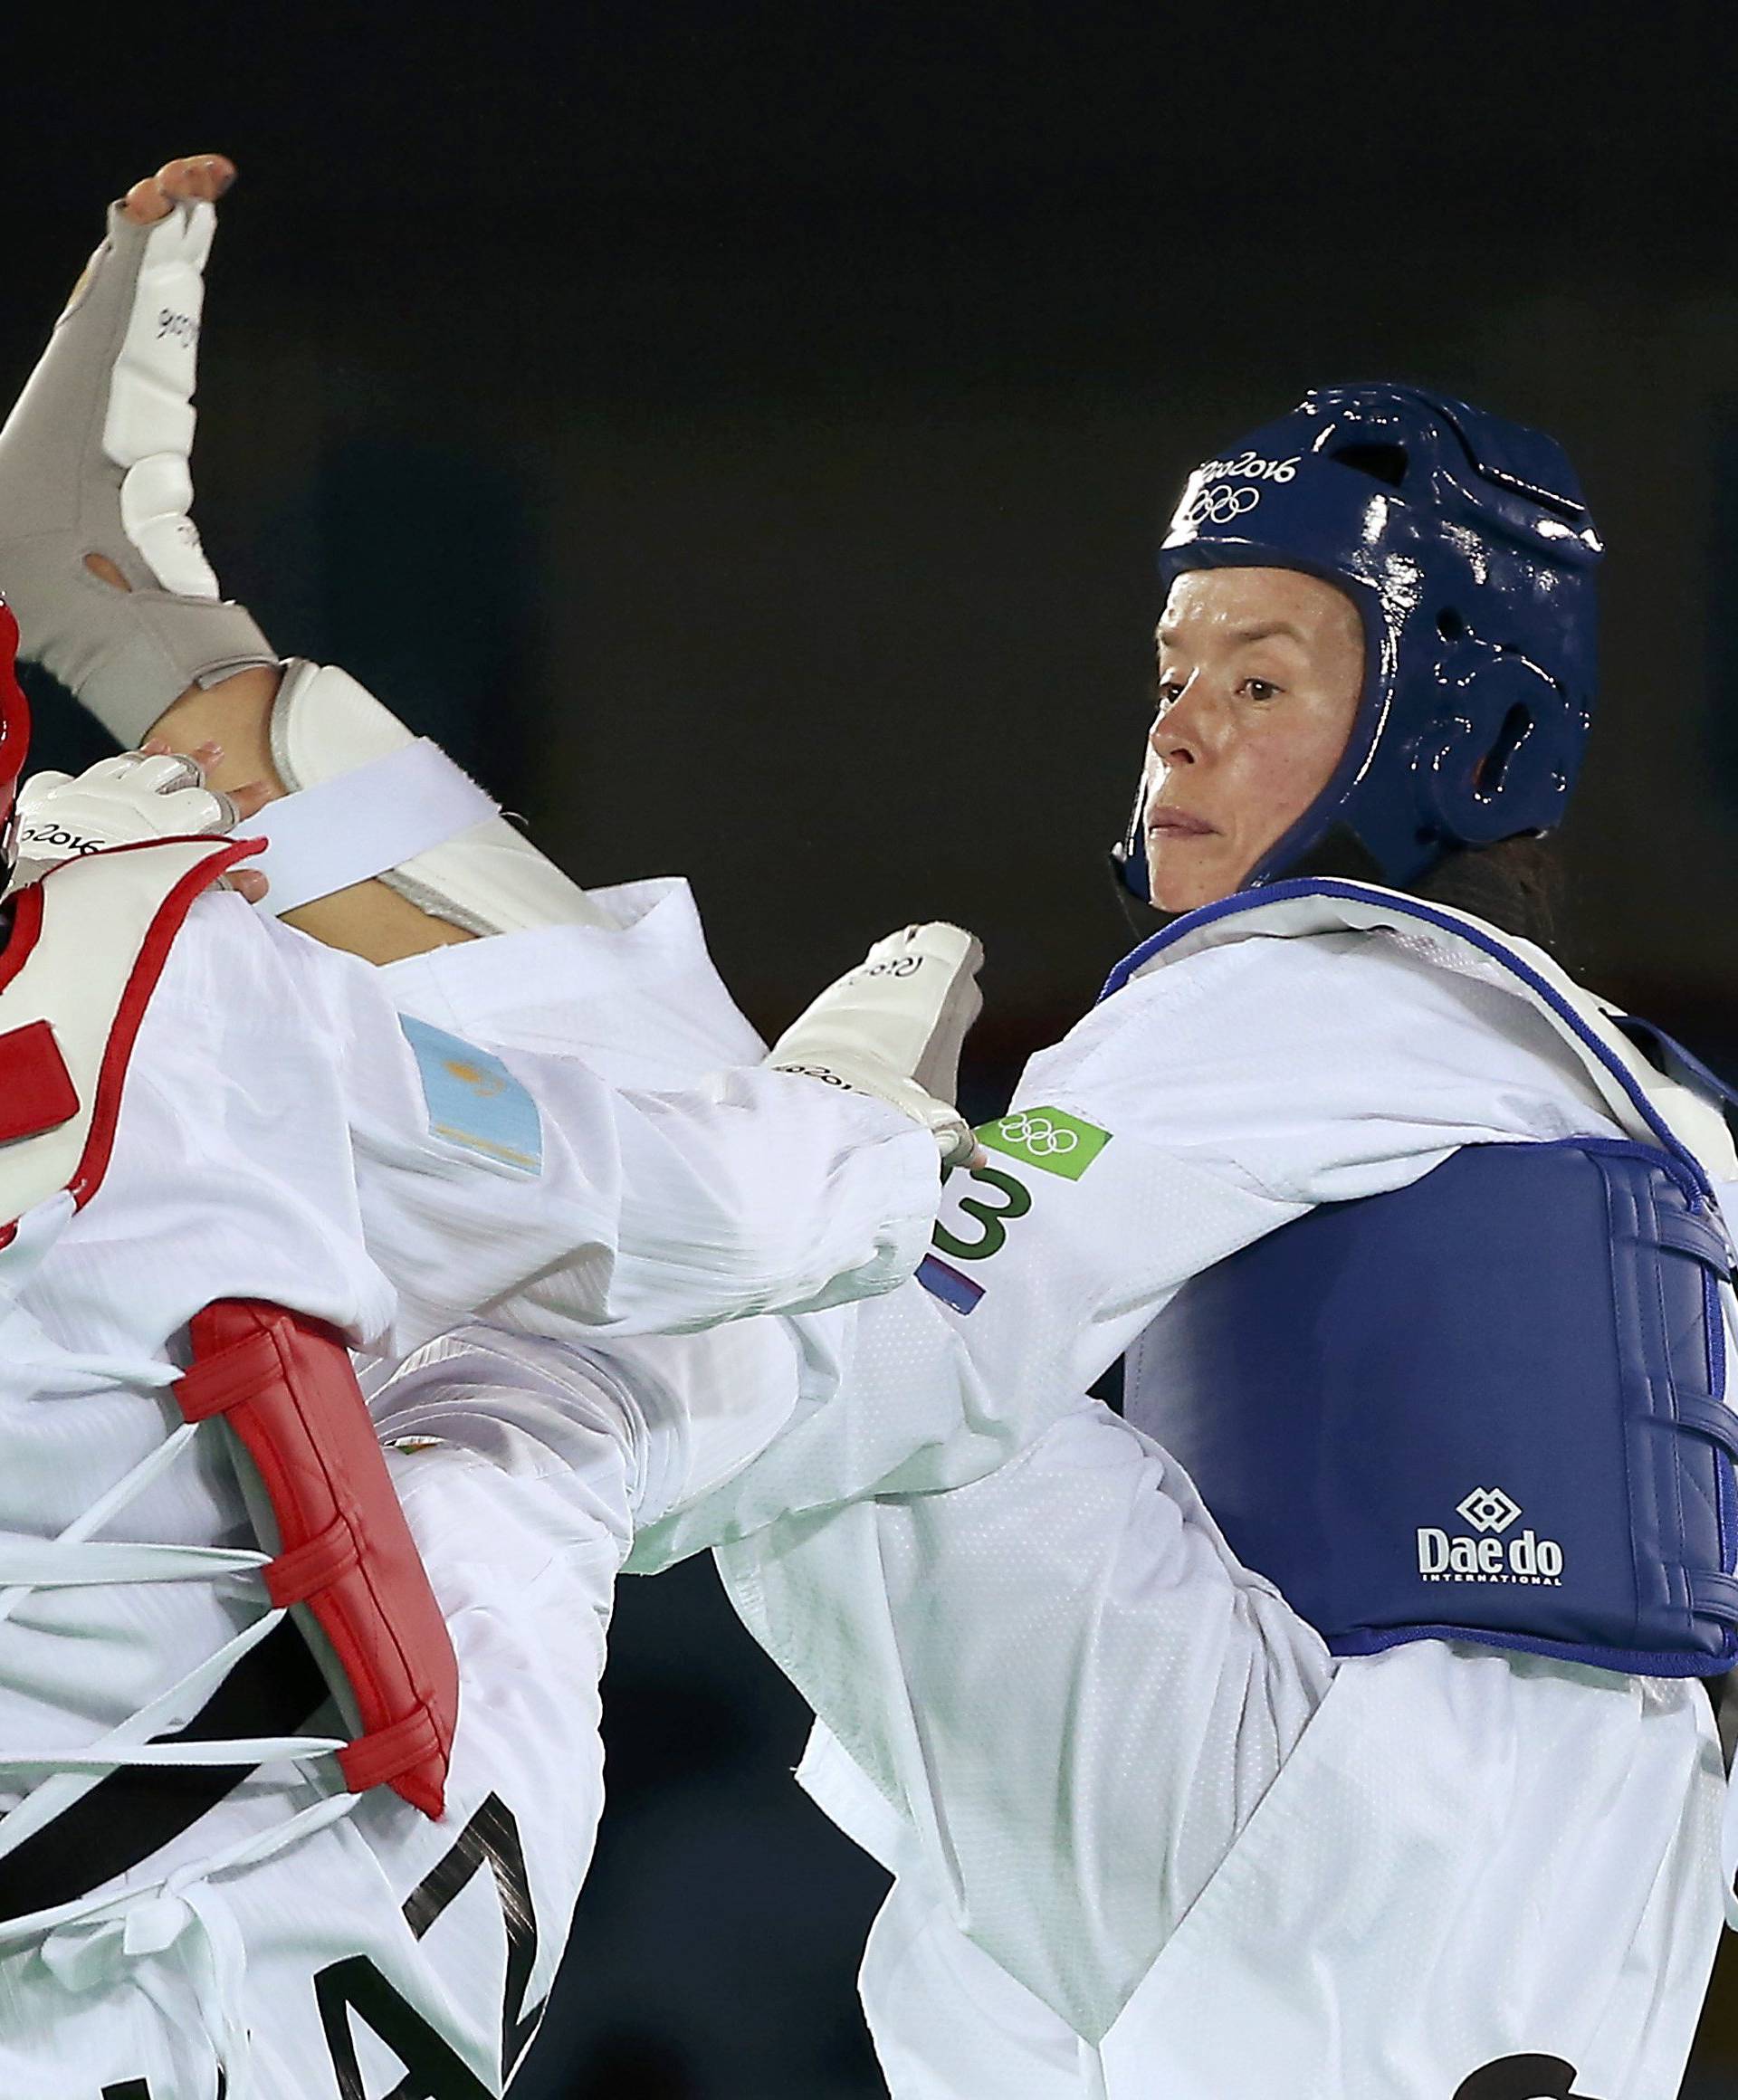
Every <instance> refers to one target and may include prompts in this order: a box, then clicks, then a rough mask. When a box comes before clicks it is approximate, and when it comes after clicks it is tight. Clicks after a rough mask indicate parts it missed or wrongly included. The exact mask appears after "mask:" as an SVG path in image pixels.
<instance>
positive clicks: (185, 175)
mask: <svg viewBox="0 0 1738 2100" xmlns="http://www.w3.org/2000/svg"><path fill="white" fill-rule="evenodd" d="M157 179H158V182H159V183H161V184H162V186H163V187H164V189H165V190H166V191H167V193H168V195H169V196H171V197H173V198H174V199H175V200H176V201H177V203H182V202H186V201H198V202H201V203H205V204H215V202H216V200H217V199H218V198H219V197H220V196H223V194H224V191H225V190H226V189H227V188H228V187H229V186H230V184H231V183H233V182H234V179H235V163H234V161H233V160H230V159H227V158H226V157H224V155H223V154H221V153H190V154H188V155H186V157H184V158H183V159H180V160H169V161H166V162H165V163H164V164H163V166H162V167H159V168H158V171H157Z"/></svg>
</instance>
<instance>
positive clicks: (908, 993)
mask: <svg viewBox="0 0 1738 2100" xmlns="http://www.w3.org/2000/svg"><path fill="white" fill-rule="evenodd" d="M983 959H984V951H983V949H982V948H981V946H980V945H979V942H978V941H977V940H975V939H974V938H973V937H972V935H970V934H969V933H967V932H965V931H963V930H962V929H961V928H960V927H958V926H949V925H946V924H945V923H943V922H942V921H931V922H930V923H928V924H927V925H922V926H907V927H905V928H903V929H902V931H900V932H898V933H890V934H889V935H888V936H887V938H886V939H885V940H878V941H876V943H875V945H874V947H873V948H872V949H871V950H869V952H868V954H867V955H866V956H865V957H864V959H863V961H862V962H860V963H859V964H858V965H857V967H856V969H854V970H849V971H847V972H846V973H845V976H844V977H842V978H839V980H838V981H837V983H836V984H833V985H829V986H828V987H827V988H826V991H824V992H823V993H822V994H821V996H820V998H817V999H816V1000H815V1002H814V1003H813V1005H811V1006H810V1007H807V1010H806V1011H805V1012H804V1013H802V1014H800V1015H799V1016H798V1017H797V1019H796V1020H795V1021H793V1022H792V1024H791V1025H790V1026H789V1027H788V1028H787V1029H786V1030H785V1032H784V1034H783V1035H782V1036H779V1038H778V1041H777V1042H776V1043H775V1044H774V1045H773V1046H772V1049H771V1050H770V1052H769V1054H768V1056H767V1063H768V1064H770V1065H771V1066H772V1067H773V1069H774V1070H775V1071H778V1072H797V1073H801V1074H803V1075H804V1076H805V1077H807V1078H809V1079H818V1080H821V1081H823V1082H824V1083H826V1084H827V1085H829V1086H838V1087H843V1088H844V1089H845V1091H846V1092H847V1093H868V1094H873V1095H874V1097H875V1099H876V1100H877V1101H884V1102H885V1103H887V1104H888V1105H889V1107H891V1108H896V1109H898V1110H900V1111H901V1112H902V1114H905V1115H908V1116H910V1117H912V1120H913V1121H914V1122H920V1123H922V1125H923V1126H924V1127H925V1129H927V1130H931V1131H934V1133H935V1139H936V1142H937V1144H938V1145H939V1146H940V1147H941V1157H942V1160H944V1162H945V1163H946V1164H947V1165H949V1166H950V1167H953V1166H962V1165H964V1164H965V1163H966V1162H967V1161H968V1160H970V1159H971V1158H972V1156H973V1154H974V1153H975V1151H976V1150H977V1140H976V1138H975V1137H974V1136H973V1135H972V1131H971V1126H970V1125H969V1123H968V1122H966V1120H965V1118H964V1117H963V1116H962V1115H961V1114H960V1112H959V1110H958V1109H957V1108H956V1107H955V1106H954V1105H953V1097H954V1095H955V1094H956V1093H958V1091H959V1078H960V1046H961V1045H962V1044H963V1043H964V1041H965V1038H966V1032H967V1030H968V1029H969V1027H970V1026H971V1024H972V1023H973V1022H974V1021H975V1020H976V1019H977V1018H978V1015H979V1011H980V1010H981V1008H982V1007H983V1003H984V1002H983V995H982V994H981V993H980V992H979V989H978V982H977V978H978V972H979V969H981V968H982V966H983Z"/></svg>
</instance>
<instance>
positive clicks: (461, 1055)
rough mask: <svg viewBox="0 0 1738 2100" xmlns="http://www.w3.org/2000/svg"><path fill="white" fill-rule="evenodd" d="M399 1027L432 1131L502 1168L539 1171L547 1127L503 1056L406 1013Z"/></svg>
mask: <svg viewBox="0 0 1738 2100" xmlns="http://www.w3.org/2000/svg"><path fill="white" fill-rule="evenodd" d="M398 1026H400V1027H401V1028H402V1029H403V1030H404V1031H405V1040H406V1042H407V1043H408V1044H409V1045H410V1047H411V1050H412V1052H413V1053H414V1054H415V1059H416V1070H417V1073H418V1075H419V1076H420V1077H421V1079H422V1083H423V1099H424V1101H425V1103H427V1104H428V1127H429V1129H430V1131H432V1132H433V1133H434V1135H435V1137H437V1138H444V1139H445V1141H447V1143H448V1144H449V1145H463V1147H464V1149H465V1150H466V1151H467V1152H477V1153H480V1154H481V1155H482V1158H483V1159H485V1160H493V1161H494V1163H495V1164H496V1165H497V1166H498V1167H513V1168H517V1169H518V1170H519V1171H520V1173H522V1174H540V1173H541V1172H542V1171H543V1126H542V1123H541V1122H540V1121H539V1118H538V1113H537V1103H535V1102H534V1101H533V1100H532V1099H531V1097H530V1094H529V1093H526V1091H525V1089H524V1088H523V1087H522V1086H521V1085H520V1083H519V1082H518V1080H516V1079H515V1078H514V1077H513V1075H512V1074H511V1072H509V1071H508V1069H507V1067H506V1066H505V1065H504V1064H502V1063H501V1059H500V1058H499V1057H492V1056H491V1055H490V1054H489V1053H488V1051H486V1050H479V1049H478V1048H477V1046H476V1045H475V1044H474V1043H467V1042H466V1041H465V1040H464V1038H463V1036H449V1035H448V1034H447V1033H446V1031H445V1030H444V1028H431V1027H430V1026H429V1025H428V1023H427V1022H426V1021H416V1020H413V1019H412V1018H411V1017H410V1016H409V1015H408V1014H400V1015H399V1017H398Z"/></svg>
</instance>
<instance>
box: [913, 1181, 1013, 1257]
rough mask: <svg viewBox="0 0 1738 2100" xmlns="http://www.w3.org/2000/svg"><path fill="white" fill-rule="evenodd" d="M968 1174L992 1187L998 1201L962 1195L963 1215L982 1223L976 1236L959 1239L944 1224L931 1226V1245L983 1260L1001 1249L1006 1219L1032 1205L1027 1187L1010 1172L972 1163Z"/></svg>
mask: <svg viewBox="0 0 1738 2100" xmlns="http://www.w3.org/2000/svg"><path fill="white" fill-rule="evenodd" d="M971 1178H972V1179H973V1180H974V1181H977V1182H979V1183H980V1184H981V1185H982V1186H983V1187H985V1188H993V1189H996V1190H997V1191H998V1193H999V1194H1000V1196H1001V1198H1002V1200H1001V1201H1000V1202H999V1203H991V1202H989V1201H988V1200H987V1199H986V1198H983V1197H981V1196H965V1197H962V1198H960V1209H961V1210H962V1211H964V1213H965V1214H966V1216H967V1217H969V1218H972V1219H974V1220H975V1221H976V1222H977V1223H978V1224H979V1226H981V1227H983V1233H982V1236H981V1237H980V1238H979V1239H960V1238H959V1237H958V1236H956V1235H955V1234H953V1233H951V1232H950V1231H949V1230H948V1228H947V1227H946V1226H945V1225H938V1226H937V1227H936V1228H935V1246H936V1247H937V1249H938V1250H939V1251H940V1252H941V1253H942V1254H944V1255H952V1256H953V1258H954V1260H955V1261H959V1262H987V1261H988V1259H989V1257H990V1255H993V1254H998V1253H1000V1251H1001V1248H1002V1246H1003V1243H1004V1242H1005V1241H1006V1240H1007V1220H1009V1219H1012V1218H1016V1217H1025V1216H1026V1214H1027V1211H1028V1210H1030V1209H1031V1207H1032V1195H1031V1191H1030V1190H1029V1189H1028V1188H1027V1187H1026V1185H1025V1184H1024V1182H1020V1181H1017V1180H1016V1179H1014V1177H1013V1175H1012V1174H1004V1173H1002V1172H1001V1170H1000V1169H998V1168H995V1167H974V1168H973V1169H971Z"/></svg>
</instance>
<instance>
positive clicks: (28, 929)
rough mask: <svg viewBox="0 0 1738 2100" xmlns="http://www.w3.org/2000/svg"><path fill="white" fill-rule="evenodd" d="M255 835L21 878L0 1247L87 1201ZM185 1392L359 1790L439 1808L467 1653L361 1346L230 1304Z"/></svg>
mask: <svg viewBox="0 0 1738 2100" xmlns="http://www.w3.org/2000/svg"><path fill="white" fill-rule="evenodd" d="M253 850H255V849H253V847H251V846H249V845H242V844H237V843H235V842H233V841H224V842H221V843H218V844H214V843H213V842H212V841H211V840H209V839H158V840H152V841H150V842H149V843H148V844H144V845H135V846H123V847H118V848H115V849H112V850H111V851H110V852H107V853H101V854H90V855H88V856H86V857H85V858H83V859H81V860H77V861H69V862H67V863H66V864H63V865H62V866H61V867H58V868H56V869H54V870H53V871H52V873H50V874H48V875H47V876H46V877H45V878H44V879H43V881H42V882H41V883H33V884H32V885H30V886H29V887H27V888H25V889H24V890H21V891H20V892H19V893H18V894H17V898H16V900H15V903H14V925H13V933H12V938H11V940H9V941H8V943H7V945H6V947H5V951H4V953H0V1217H5V1218H7V1219H10V1220H12V1221H14V1222H12V1223H8V1224H6V1225H5V1226H4V1227H0V1246H5V1244H7V1243H8V1242H9V1241H10V1240H11V1239H12V1237H13V1235H14V1231H15V1230H16V1222H15V1221H16V1220H17V1219H18V1218H19V1217H22V1216H23V1214H24V1212H25V1211H26V1210H28V1209H30V1208H31V1207H33V1205H35V1204H37V1203H39V1202H43V1201H44V1200H46V1199H48V1198H53V1196H54V1195H55V1194H56V1193H58V1192H59V1191H61V1190H65V1191H67V1192H68V1193H70V1194H71V1195H72V1199H73V1202H74V1205H75V1206H76V1207H80V1208H81V1207H83V1206H84V1205H85V1204H86V1203H88V1202H89V1201H90V1199H91V1197H92V1196H93V1195H94V1194H95V1193H96V1190H97V1188H99V1186H100V1183H101V1180H102V1177H103V1173H104V1171H105V1169H107V1166H108V1163H109V1158H110V1150H111V1148H112V1146H113V1143H114V1136H115V1127H116V1121H117V1118H118V1115H119V1108H120V1099H121V1092H122V1087H123V1085H124V1083H125V1079H126V1073H127V1064H128V1059H129V1056H130V1055H131V1052H132V1048H133V1044H134V1040H135V1038H136V1037H137V1035H138V1026H139V1023H140V1021H141V1020H142V1019H143V1017H144V1014H145V1009H146V1007H147V1005H148V1002H149V1000H150V996H151V993H152V991H153V989H154V988H155V987H156V985H157V982H158V978H159V976H160V975H161V973H162V969H163V965H164V962H165V961H166V959H167V956H168V952H169V949H170V946H171V944H172V943H173V941H174V940H175V937H176V935H177V933H178V932H179V931H180V930H181V927H182V925H183V924H184V922H185V921H186V915H187V912H188V911H189V909H190V908H191V906H192V903H193V901H194V899H195V898H196V896H198V895H199V893H201V892H202V891H203V890H205V889H207V888H208V887H209V886H210V885H211V884H212V883H215V881H217V880H218V878H219V877H220V876H221V875H222V874H223V873H224V871H225V869H227V868H229V867H230V866H232V865H233V864H234V863H235V862H236V861H238V860H240V859H242V858H244V856H245V855H246V854H248V853H250V852H252V851H253ZM190 1333H191V1339H192V1344H193V1363H192V1366H191V1368H190V1369H189V1370H187V1371H186V1374H185V1376H184V1377H182V1378H181V1379H179V1380H178V1381H177V1385H176V1395H177V1399H178V1401H179V1403H180V1407H181V1412H182V1414H183V1415H184V1416H185V1417H186V1419H187V1420H188V1421H190V1422H198V1421H203V1420H205V1419H206V1418H207V1417H212V1416H222V1417H224V1422H225V1424H226V1426H227V1427H228V1429H229V1431H230V1432H231V1434H232V1435H233V1436H234V1437H235V1439H236V1441H237V1443H238V1444H239V1446H240V1447H241V1454H242V1455H244V1463H243V1465H241V1467H240V1470H241V1471H242V1473H243V1475H244V1485H245V1486H247V1487H248V1488H250V1489H252V1488H253V1487H255V1486H256V1485H257V1487H258V1488H259V1489H260V1490H262V1491H263V1493H262V1494H251V1495H250V1505H251V1507H252V1508H253V1513H254V1523H255V1529H256V1531H257V1532H259V1533H260V1534H261V1550H262V1551H266V1552H271V1553H272V1554H274V1555H275V1558H274V1559H273V1560H272V1561H271V1562H270V1563H269V1565H268V1566H267V1567H266V1569H265V1570H264V1575H265V1581H266V1588H267V1591H268V1594H269V1595H270V1597H271V1599H272V1603H273V1604H274V1605H277V1606H281V1607H285V1608H295V1610H296V1612H297V1614H298V1616H299V1617H300V1618H301V1623H302V1627H303V1630H304V1632H306V1633H309V1634H310V1635H311V1636H312V1638H311V1640H310V1645H311V1646H312V1647H313V1649H314V1653H315V1656H316V1658H317V1659H318V1660H319V1662H320V1666H321V1668H322V1670H323V1671H324V1673H325V1675H326V1678H327V1681H328V1684H329V1687H330V1689H331V1691H332V1693H333V1694H334V1695H335V1696H336V1697H337V1698H338V1700H339V1704H340V1705H341V1706H342V1707H343V1708H344V1710H345V1713H346V1715H347V1719H348V1721H349V1724H350V1725H352V1726H355V1727H357V1729H358V1733H357V1735H356V1738H355V1740H354V1741H353V1742H350V1743H349V1744H348V1745H347V1746H346V1747H345V1749H343V1750H342V1751H340V1752H339V1766H340V1768H341V1770H342V1771H343V1774H344V1779H345V1782H346V1784H347V1785H348V1786H349V1789H350V1790H351V1791H352V1792H360V1791H362V1790H364V1789H366V1788H368V1787H375V1786H388V1787H390V1788H392V1789H393V1790H394V1791H395V1792H396V1793H398V1794H400V1795H402V1796H403V1798H404V1799H406V1801H409V1802H410V1803H411V1804H412V1805H413V1806H414V1807H415V1808H417V1809H421V1810H422V1811H423V1812H424V1814H425V1815H427V1816H430V1817H438V1816H439V1815H440V1814H441V1811H442V1806H443V1798H444V1787H445V1781H446V1772H447V1765H448V1761H449V1758H450V1754H451V1750H452V1743H453V1731H454V1723H455V1721H456V1719H457V1714H458V1699H459V1676H458V1662H457V1658H456V1657H455V1656H454V1652H453V1643H452V1640H451V1637H449V1635H448V1633H447V1630H446V1625H445V1621H444V1619H443V1618H442V1616H441V1610H440V1607H439V1605H438V1603H437V1602H436V1601H435V1593H434V1590H433V1589H432V1588H431V1587H430V1584H429V1580H428V1575H427V1571H426V1570H425V1568H424V1566H423V1563H422V1559H421V1556H420V1555H419V1554H418V1552H417V1550H416V1544H415V1540H414V1539H413V1538H412V1536H411V1533H410V1527H409V1526H408V1524H407V1523H406V1521H405V1514H404V1511H403V1509H402V1508H401V1507H400V1505H399V1502H398V1497H397V1494H396V1491H395V1489H394V1487H393V1484H392V1479H391V1476H390V1475H389V1474H388V1472H387V1463H386V1456H385V1454H384V1453H383V1451H382V1450H381V1448H380V1444H379V1441H378V1439H377V1437H376V1435H375V1431H374V1425H373V1422H372V1421H371V1419H370V1418H369V1415H368V1404H367V1402H366V1401H365V1400H364V1398H363V1397H362V1391H361V1389H360V1387H359V1386H358V1383H357V1379H356V1372H355V1370H354V1369H353V1367H352V1365H351V1362H350V1358H349V1351H348V1350H347V1348H346V1347H345V1344H344V1341H343V1338H342V1337H341V1336H340V1335H339V1333H338V1332H336V1331H335V1330H333V1329H331V1328H329V1327H327V1326H325V1325H324V1324H323V1323H322V1322H319V1321H316V1320H312V1319H310V1318H308V1317H307V1316H306V1315H304V1314H302V1313H300V1312H294V1311H291V1310H288V1309H286V1308H284V1307H282V1306H280V1305H269V1304H262V1303H250V1302H244V1301H240V1300H223V1299H220V1300H219V1301H218V1302H217V1303H215V1304H212V1305H208V1306H207V1307H206V1308H205V1311H204V1312H199V1313H197V1314H196V1316H195V1318H194V1320H193V1322H192V1323H191V1329H190Z"/></svg>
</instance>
